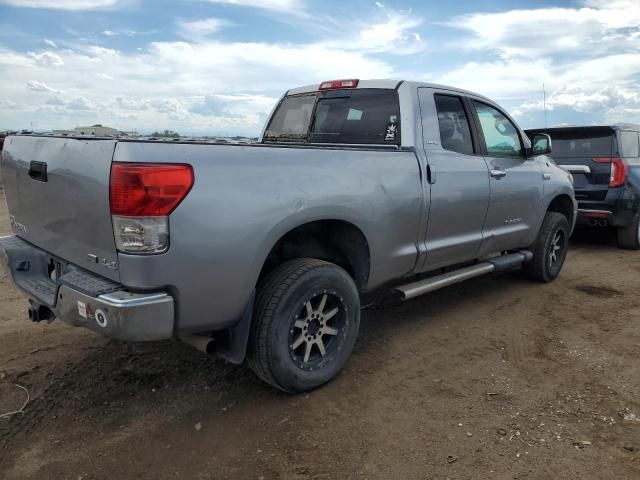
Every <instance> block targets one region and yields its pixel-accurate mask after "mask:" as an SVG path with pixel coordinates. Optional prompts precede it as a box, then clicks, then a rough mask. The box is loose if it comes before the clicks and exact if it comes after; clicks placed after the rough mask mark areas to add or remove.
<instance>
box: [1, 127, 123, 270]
mask: <svg viewBox="0 0 640 480" xmlns="http://www.w3.org/2000/svg"><path fill="white" fill-rule="evenodd" d="M115 144H116V140H111V139H76V138H56V137H38V136H15V137H9V138H7V140H6V141H5V145H4V152H3V156H2V163H1V167H2V175H3V179H4V189H5V195H6V199H7V204H8V207H9V212H10V214H11V219H10V220H11V228H12V230H13V232H14V233H15V234H17V235H18V236H20V237H21V238H23V239H24V240H27V241H28V242H30V243H32V244H34V245H35V246H37V247H39V248H41V249H43V250H45V251H47V252H49V253H51V254H52V255H53V256H55V257H59V258H60V259H62V260H66V261H68V262H71V263H74V264H76V265H79V266H81V267H83V268H85V269H87V270H90V271H93V272H95V273H97V274H99V275H102V276H104V277H107V278H110V279H112V280H118V279H119V275H118V269H117V268H118V263H117V262H118V258H117V252H116V246H115V241H114V238H113V227H112V224H111V212H110V207H109V175H110V171H111V160H112V157H113V151H114V149H115Z"/></svg>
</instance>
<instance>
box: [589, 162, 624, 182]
mask: <svg viewBox="0 0 640 480" xmlns="http://www.w3.org/2000/svg"><path fill="white" fill-rule="evenodd" d="M593 161H594V162H596V163H610V164H611V177H609V187H621V186H623V185H624V184H625V183H626V181H627V174H628V173H629V166H628V165H627V162H625V161H624V159H622V158H594V159H593Z"/></svg>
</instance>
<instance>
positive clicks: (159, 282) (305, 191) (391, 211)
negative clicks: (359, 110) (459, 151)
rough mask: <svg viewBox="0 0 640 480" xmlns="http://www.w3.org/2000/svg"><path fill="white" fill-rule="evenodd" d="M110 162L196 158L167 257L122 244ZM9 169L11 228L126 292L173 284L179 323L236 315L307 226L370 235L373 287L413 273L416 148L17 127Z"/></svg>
mask: <svg viewBox="0 0 640 480" xmlns="http://www.w3.org/2000/svg"><path fill="white" fill-rule="evenodd" d="M32 161H39V162H43V163H47V167H48V169H47V177H48V178H47V181H46V182H43V181H39V180H36V179H33V178H31V177H30V176H29V174H28V170H29V168H30V164H31V162H32ZM112 162H153V163H188V164H190V165H192V167H193V170H194V174H195V182H194V185H193V188H192V190H191V191H190V192H189V194H188V196H187V197H186V198H185V200H184V201H183V202H182V203H181V204H180V205H179V206H178V207H177V209H176V210H175V211H174V212H173V213H172V214H171V216H170V218H169V228H170V236H171V239H170V248H169V250H168V251H167V252H166V253H162V254H158V255H132V254H124V253H121V252H117V251H116V249H115V243H114V236H113V230H112V226H111V215H110V211H109V171H110V166H111V163H112ZM2 170H3V175H4V178H5V189H6V195H7V202H8V204H9V208H10V211H11V212H12V214H13V231H14V233H15V234H17V235H18V236H20V237H21V238H23V239H25V240H27V241H29V242H31V243H32V244H33V245H35V246H36V247H38V248H41V249H43V250H44V251H46V252H49V253H51V254H52V255H54V256H57V257H60V258H61V259H63V260H66V261H68V262H71V263H73V264H75V265H78V266H80V267H81V268H83V269H86V270H88V271H91V272H93V273H96V274H98V275H101V276H103V277H106V278H109V279H111V280H115V281H118V282H119V283H121V284H122V285H124V286H126V287H127V288H129V289H133V290H136V291H145V290H156V289H162V290H165V291H168V292H171V294H172V295H173V296H174V297H175V298H178V299H179V301H178V303H177V311H176V322H177V328H178V329H179V330H181V331H192V332H197V331H203V330H207V329H214V328H226V327H227V326H229V325H232V324H233V323H234V322H236V321H237V320H238V318H239V317H240V316H241V315H242V312H243V309H244V308H245V305H246V303H247V301H248V299H249V296H250V294H251V292H252V290H253V288H254V287H255V284H256V282H257V279H258V276H259V274H260V270H261V268H262V266H263V264H264V261H265V259H266V257H267V255H268V254H269V252H270V250H271V249H272V248H273V246H274V245H275V244H276V242H277V241H278V240H279V239H280V238H281V237H282V236H283V235H285V234H286V233H287V232H288V231H290V230H291V229H293V228H295V227H297V226H300V225H303V224H305V223H308V222H313V221H315V220H318V219H333V220H336V221H343V222H348V223H350V224H352V225H354V226H356V227H357V228H358V229H359V230H360V231H361V232H362V233H363V234H364V236H365V237H366V238H367V239H368V241H369V249H370V252H371V270H370V273H369V278H368V282H367V284H368V287H370V288H375V287H376V286H379V285H380V284H381V282H383V281H384V279H388V278H397V277H400V276H402V275H405V274H407V273H409V272H411V271H412V269H413V268H414V267H415V264H416V260H417V256H418V252H417V246H416V245H417V239H418V234H419V232H418V225H419V224H420V221H419V219H420V217H421V209H422V195H423V193H422V192H423V186H422V183H421V173H420V166H419V162H418V159H417V157H416V154H415V152H414V151H413V150H411V149H399V148H397V147H393V146H391V147H389V146H362V145H354V146H350V147H346V148H345V147H344V146H340V147H338V146H335V145H326V144H324V145H305V146H300V145H292V144H266V145H265V144H242V143H237V144H224V143H215V142H212V141H178V142H174V141H162V140H132V139H126V140H125V139H92V138H85V137H77V138H75V137H74V138H71V137H50V136H33V135H20V136H13V137H9V138H8V139H7V142H6V143H5V152H4V156H3V161H2ZM89 255H97V256H98V258H99V261H98V262H95V261H93V260H92V258H93V257H89Z"/></svg>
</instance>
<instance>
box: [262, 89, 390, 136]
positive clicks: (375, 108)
mask: <svg viewBox="0 0 640 480" xmlns="http://www.w3.org/2000/svg"><path fill="white" fill-rule="evenodd" d="M264 141H265V142H301V143H338V144H354V145H400V102H399V99H398V92H397V91H396V90H391V89H374V88H362V89H343V90H328V91H322V92H313V93H309V94H302V95H295V96H289V97H285V98H284V99H283V100H282V102H281V103H280V105H279V106H278V108H277V109H276V112H275V113H274V115H273V117H272V119H271V121H270V122H269V126H268V127H267V129H266V131H265V134H264Z"/></svg>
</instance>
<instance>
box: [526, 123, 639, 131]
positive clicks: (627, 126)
mask: <svg viewBox="0 0 640 480" xmlns="http://www.w3.org/2000/svg"><path fill="white" fill-rule="evenodd" d="M588 128H610V129H612V130H635V131H639V132H640V125H638V124H636V123H601V124H596V125H558V126H555V127H547V128H544V127H539V128H526V129H525V131H526V132H546V131H548V130H556V131H557V130H575V129H588Z"/></svg>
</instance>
